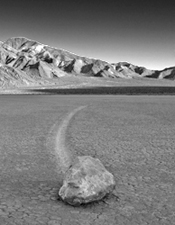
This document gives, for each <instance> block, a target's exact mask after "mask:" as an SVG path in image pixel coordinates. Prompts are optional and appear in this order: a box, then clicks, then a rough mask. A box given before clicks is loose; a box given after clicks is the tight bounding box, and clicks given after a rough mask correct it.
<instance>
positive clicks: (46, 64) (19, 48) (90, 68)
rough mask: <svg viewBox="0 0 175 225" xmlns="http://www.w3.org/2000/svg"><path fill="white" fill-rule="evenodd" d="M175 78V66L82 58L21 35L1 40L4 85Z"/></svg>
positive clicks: (0, 77)
mask: <svg viewBox="0 0 175 225" xmlns="http://www.w3.org/2000/svg"><path fill="white" fill-rule="evenodd" d="M68 74H71V75H74V76H77V75H78V76H89V77H105V78H142V77H147V78H157V79H170V80H174V79H175V67H172V68H166V69H164V70H162V71H158V70H148V69H146V68H145V67H139V66H135V65H132V64H130V63H127V62H120V63H114V64H110V63H108V62H105V61H102V60H97V59H90V58H86V57H80V56H77V55H75V54H73V53H70V52H68V51H65V50H61V49H56V48H52V47H49V46H47V45H44V44H41V43H39V42H37V41H33V40H29V39H27V38H23V37H18V38H10V39H8V40H7V41H5V42H0V86H1V87H4V88H6V87H11V86H12V87H13V86H14V87H16V86H33V85H54V84H56V83H57V82H59V78H61V77H64V76H67V75H68Z"/></svg>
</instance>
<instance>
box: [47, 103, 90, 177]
mask: <svg viewBox="0 0 175 225" xmlns="http://www.w3.org/2000/svg"><path fill="white" fill-rule="evenodd" d="M85 107H87V106H80V107H78V108H76V109H74V110H73V111H72V112H71V113H70V114H68V116H67V117H66V118H65V119H64V120H63V121H62V123H61V124H60V125H58V124H57V123H56V124H55V125H54V126H53V127H52V129H51V131H50V134H49V136H50V137H49V148H50V147H51V148H53V149H54V152H53V153H54V156H55V159H54V161H55V162H56V164H57V169H58V170H60V169H61V172H62V173H65V172H66V171H67V169H68V168H69V167H70V165H71V162H72V158H73V157H74V158H75V156H73V155H72V153H71V152H70V151H69V149H67V147H66V131H67V127H68V125H69V123H70V120H71V119H72V117H73V116H74V115H75V114H76V113H77V112H79V111H80V110H82V109H84V108H85ZM51 142H52V143H51Z"/></svg>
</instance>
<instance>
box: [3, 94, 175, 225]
mask: <svg viewBox="0 0 175 225" xmlns="http://www.w3.org/2000/svg"><path fill="white" fill-rule="evenodd" d="M84 105H87V107H86V108H84V109H83V110H81V111H80V112H78V113H77V114H76V115H75V116H74V117H73V119H72V120H71V122H70V124H69V126H68V129H67V134H66V144H67V148H68V149H69V150H70V151H71V153H72V154H73V155H91V156H94V157H97V158H99V159H100V160H101V161H102V162H103V164H104V165H105V167H106V168H107V169H108V170H109V171H110V172H112V173H113V174H114V176H115V180H116V188H115V190H114V192H113V194H112V195H110V196H108V197H107V198H105V199H104V200H103V201H100V202H95V203H92V204H88V205H84V206H80V207H72V206H69V205H66V204H64V203H63V202H62V201H60V200H59V199H58V198H57V192H58V190H59V188H60V187H61V185H62V179H63V177H62V174H61V168H60V165H57V162H56V160H55V156H54V135H55V132H56V130H57V128H58V127H59V124H60V123H61V122H62V120H63V119H64V118H65V117H66V115H68V114H69V113H70V112H72V111H73V110H74V109H75V108H78V107H80V106H84ZM0 224H2V225H6V224H7V225H27V224H28V225H39V224H43V225H68V224H70V225H90V224H91V225H97V224H99V225H116V224H118V225H125V224H126V225H137V224H138V225H171V224H175V98H174V97H173V96H107V95H100V96H98V95H83V96H81V95H74V96H73V95H49V96H48V95H1V96H0Z"/></svg>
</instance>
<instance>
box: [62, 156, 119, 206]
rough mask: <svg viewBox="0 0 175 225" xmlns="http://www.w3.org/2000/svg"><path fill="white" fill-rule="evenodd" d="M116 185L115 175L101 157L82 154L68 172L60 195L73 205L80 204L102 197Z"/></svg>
mask: <svg viewBox="0 0 175 225" xmlns="http://www.w3.org/2000/svg"><path fill="white" fill-rule="evenodd" d="M114 186H115V181H114V177H113V175H112V174H111V173H110V172H108V171H107V170H106V169H105V167H104V166H103V164H102V163H101V162H100V160H99V159H95V158H93V157H91V156H81V157H77V159H76V160H75V162H74V163H73V164H72V166H71V167H70V168H69V170H68V171H67V172H66V174H65V178H64V181H63V186H62V187H61V188H60V190H59V196H60V197H61V198H62V200H63V201H65V202H67V203H69V204H71V205H80V204H85V203H89V202H93V201H97V200H100V199H102V198H103V197H105V196H106V195H107V194H108V193H110V192H111V191H112V190H113V188H114Z"/></svg>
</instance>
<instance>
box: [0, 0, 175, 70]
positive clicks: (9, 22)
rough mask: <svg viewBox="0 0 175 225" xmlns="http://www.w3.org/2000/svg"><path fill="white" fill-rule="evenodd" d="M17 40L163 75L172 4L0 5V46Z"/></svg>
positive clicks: (77, 0) (52, 1) (34, 1)
mask: <svg viewBox="0 0 175 225" xmlns="http://www.w3.org/2000/svg"><path fill="white" fill-rule="evenodd" d="M173 5H174V6H173ZM18 36H24V37H27V38H30V39H34V40H37V41H39V42H41V43H44V44H47V45H50V46H54V47H57V48H62V49H65V50H68V51H70V52H73V53H75V54H78V55H81V56H87V57H93V58H99V59H102V60H106V61H108V62H119V61H127V62H130V63H133V64H136V65H140V66H146V67H147V68H150V69H162V68H165V67H169V66H175V4H174V3H173V1H172V2H171V1H154V0H152V1H149V0H136V1H134V0H133V1H130V0H119V1H117V0H115V1H110V0H101V1H98V0H97V1H95V0H93V1H90V0H89V1H88V0H86V1H84V0H71V1H67V0H64V1H62V0H28V1H26V0H1V1H0V40H1V41H4V40H6V39H8V38H10V37H18Z"/></svg>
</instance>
